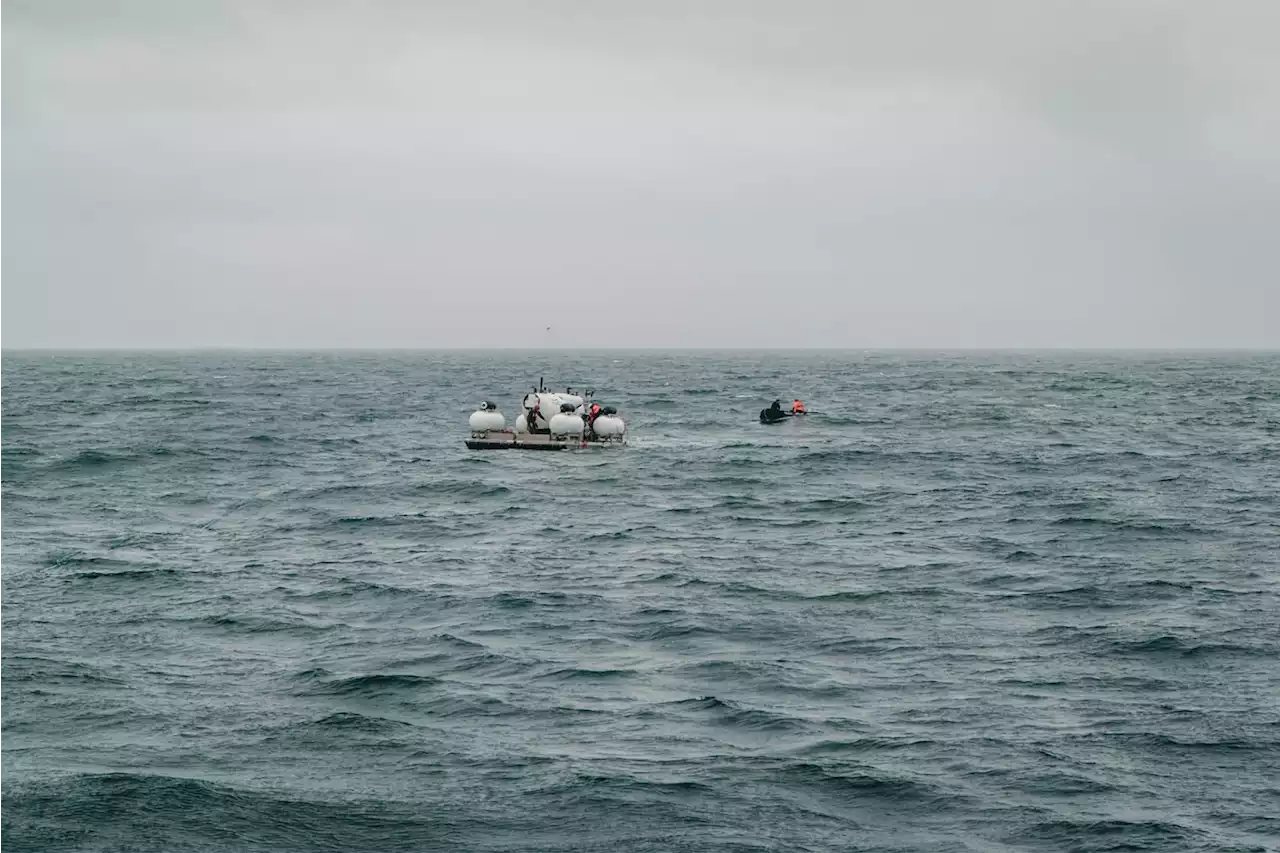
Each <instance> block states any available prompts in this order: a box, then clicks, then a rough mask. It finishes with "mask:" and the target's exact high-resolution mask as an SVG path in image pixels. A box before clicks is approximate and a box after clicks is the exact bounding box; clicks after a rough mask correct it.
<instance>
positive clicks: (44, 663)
mask: <svg viewBox="0 0 1280 853" xmlns="http://www.w3.org/2000/svg"><path fill="white" fill-rule="evenodd" d="M3 665H4V678H5V681H10V680H12V681H13V682H15V683H32V684H49V683H55V682H74V683H80V684H86V685H94V686H99V687H103V686H121V685H124V684H125V682H124V681H122V680H121V679H118V678H114V677H112V676H109V675H107V674H106V673H104V672H103V671H102V670H100V669H98V668H97V667H94V666H90V665H89V664H86V663H80V662H78V661H65V660H54V659H51V658H44V657H38V656H30V655H5V656H4V663H3Z"/></svg>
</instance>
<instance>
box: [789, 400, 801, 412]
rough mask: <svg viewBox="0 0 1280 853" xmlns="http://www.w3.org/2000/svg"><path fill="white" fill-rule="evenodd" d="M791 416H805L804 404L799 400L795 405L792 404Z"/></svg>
mask: <svg viewBox="0 0 1280 853" xmlns="http://www.w3.org/2000/svg"><path fill="white" fill-rule="evenodd" d="M791 414H793V415H803V414H804V403H801V402H800V401H799V400H796V401H795V402H794V403H792V404H791Z"/></svg>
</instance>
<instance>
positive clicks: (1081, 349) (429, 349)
mask: <svg viewBox="0 0 1280 853" xmlns="http://www.w3.org/2000/svg"><path fill="white" fill-rule="evenodd" d="M215 352H223V353H254V352H266V353H380V352H386V353H395V352H402V353H410V352H421V353H520V354H523V353H548V354H552V353H572V354H596V353H625V352H644V353H676V352H701V353H712V352H731V353H823V352H832V353H836V352H838V353H856V352H864V353H875V352H899V353H906V352H911V353H942V352H989V353H997V352H1005V353H1034V352H1059V353H1071V352H1075V353H1087V352H1095V353H1101V352H1133V353H1181V352H1236V353H1273V352H1280V346H1269V347H1256V346H1052V347H1020V346H900V347H892V346H889V347H885V346H872V347H750V346H725V347H709V346H672V347H654V346H636V347H592V346H582V347H507V346H498V347H470V346H464V347H435V346H404V347H377V346H292V347H280V346H223V345H212V346H188V347H168V346H160V347H149V346H69V347H68V346H19V347H0V353H215Z"/></svg>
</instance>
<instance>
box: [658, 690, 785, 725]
mask: <svg viewBox="0 0 1280 853" xmlns="http://www.w3.org/2000/svg"><path fill="white" fill-rule="evenodd" d="M672 713H676V714H694V715H697V716H705V717H709V718H711V719H713V720H714V721H715V722H717V723H718V724H720V725H724V726H728V727H732V728H737V729H743V730H748V731H769V732H790V731H801V730H803V729H806V728H807V727H808V724H807V723H806V722H805V721H804V720H802V719H800V718H798V717H792V716H789V715H787V714H782V713H778V712H776V711H766V710H763V709H761V708H751V707H747V706H744V705H740V704H738V703H736V702H730V701H727V700H724V699H718V698H716V697H715V696H701V697H698V698H696V699H682V700H679V701H676V702H664V703H661V704H659V705H656V706H650V707H648V708H646V709H644V710H643V711H642V712H640V716H655V715H657V716H666V715H669V714H672Z"/></svg>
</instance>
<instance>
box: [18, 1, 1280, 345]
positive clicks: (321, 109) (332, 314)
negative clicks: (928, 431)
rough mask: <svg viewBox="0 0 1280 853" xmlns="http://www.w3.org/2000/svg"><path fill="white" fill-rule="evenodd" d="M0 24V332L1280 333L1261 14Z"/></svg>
mask: <svg viewBox="0 0 1280 853" xmlns="http://www.w3.org/2000/svg"><path fill="white" fill-rule="evenodd" d="M4 13H5V14H4V53H3V62H4V69H3V70H4V78H3V85H4V92H3V95H4V102H3V114H4V136H5V139H4V142H5V143H6V146H5V147H6V149H7V150H6V151H5V153H6V154H7V156H6V157H5V159H4V175H3V178H4V185H5V187H4V188H5V190H7V192H6V201H8V203H9V204H8V208H9V214H10V215H9V222H8V233H7V234H6V237H7V240H6V241H5V242H6V246H5V249H7V252H6V253H5V254H6V257H5V258H4V273H5V277H4V285H5V287H4V297H5V303H6V304H5V308H7V309H8V310H7V311H5V312H4V315H3V316H4V320H3V333H4V335H3V342H4V346H5V347H6V348H17V347H52V348H58V347H77V346H80V347H103V348H110V347H207V346H225V347H253V346H262V347H278V348H307V347H319V348H324V347H406V348H414V347H479V346H484V345H485V344H486V343H487V342H493V344H494V345H495V346H501V347H516V348H520V347H544V346H547V347H573V346H606V345H607V346H616V347H620V348H628V347H689V346H706V347H749V346H752V345H753V344H756V343H763V344H765V345H767V346H770V347H777V346H787V345H796V346H800V347H836V348H877V347H906V348H913V347H915V348H933V347H942V348H952V347H1154V348H1164V347H1184V346H1185V347H1260V348H1266V347H1276V346H1280V320H1277V319H1276V318H1277V317H1280V238H1277V236H1276V235H1277V233H1280V51H1277V50H1275V34H1276V33H1277V32H1280V3H1277V2H1272V0H1256V2H1254V0H1238V2H1231V0H1228V2H1225V3H1222V4H1212V3H1205V2H1197V0H1169V2H1157V0H1111V2H1088V0H1032V2H1026V0H970V2H965V3H952V2H944V1H943V0H936V2H901V3H887V2H880V3H865V2H853V0H846V1H845V2H840V0H828V2H796V3H783V2H773V3H764V2H749V1H748V2H744V1H743V0H739V2H727V0H725V2H718V1H713V2H686V3H671V2H649V3H644V4H615V3H603V2H602V3H588V2H577V3H570V2H544V3H539V4H516V3H510V2H508V3H497V2H485V0H480V2H473V3H457V4H444V3H438V4H437V3H411V2H400V3H393V2H370V3H331V2H329V3H301V2H297V3H294V2H254V0H244V2H229V3H213V2H210V3H198V4H196V3H173V2H163V0H151V2H112V3H104V2H94V0H81V2H68V0H26V2H8V3H6V4H5V8H4ZM548 326H550V327H552V328H551V330H550V331H547V327H548Z"/></svg>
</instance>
